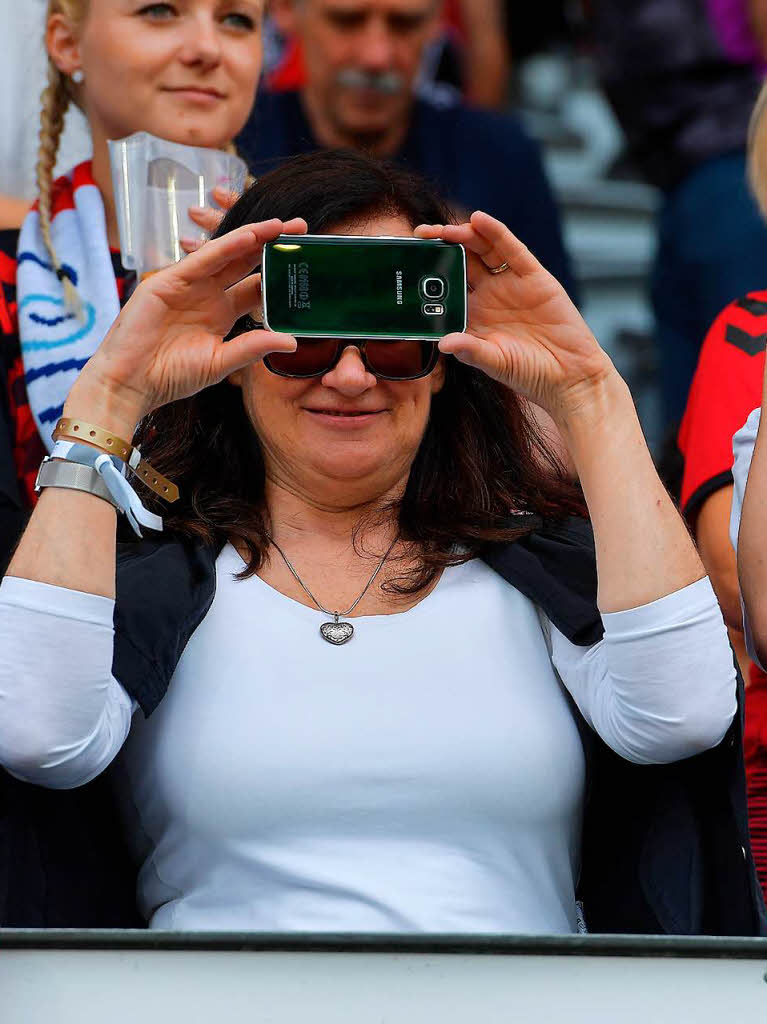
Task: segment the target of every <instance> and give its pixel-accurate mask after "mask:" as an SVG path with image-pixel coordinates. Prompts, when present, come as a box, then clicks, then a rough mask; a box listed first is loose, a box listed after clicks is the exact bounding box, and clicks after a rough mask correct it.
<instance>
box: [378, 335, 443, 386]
mask: <svg viewBox="0 0 767 1024" xmlns="http://www.w3.org/2000/svg"><path fill="white" fill-rule="evenodd" d="M365 354H366V355H367V360H368V363H369V365H370V368H371V370H372V371H373V373H377V374H380V375H381V376H382V377H391V378H393V379H394V380H397V379H400V380H404V379H406V378H407V377H418V376H420V375H421V374H423V373H425V372H426V371H427V370H428V369H429V368H430V363H431V361H432V359H433V357H434V342H433V341H369V342H368V343H367V345H366V347H365Z"/></svg>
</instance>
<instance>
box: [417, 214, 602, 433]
mask: <svg viewBox="0 0 767 1024" xmlns="http://www.w3.org/2000/svg"><path fill="white" fill-rule="evenodd" d="M415 234H416V236H417V237H418V238H442V239H444V241H446V242H459V243H460V244H461V245H463V246H464V248H465V249H466V256H467V269H468V277H469V284H470V286H471V289H472V291H471V294H470V295H469V316H468V325H467V329H466V333H465V334H449V335H447V337H445V338H443V339H442V341H441V342H440V346H439V347H440V350H441V351H442V352H444V353H446V354H448V353H449V354H451V355H454V356H456V358H458V359H460V360H461V362H464V363H467V364H468V365H470V366H475V367H476V368H477V369H480V370H482V371H483V372H484V373H486V374H487V375H488V376H490V377H493V378H494V379H495V380H499V381H501V382H502V383H503V384H506V386H507V387H509V388H513V390H514V391H517V392H519V393H520V394H522V395H524V396H525V397H526V398H528V399H529V400H530V401H531V402H534V403H535V404H536V405H540V406H542V407H543V408H544V409H545V410H546V411H547V412H548V413H549V414H550V415H551V416H552V417H553V418H554V420H555V421H561V420H562V419H563V418H566V417H567V416H568V415H569V413H570V412H571V411H573V410H575V409H577V408H578V407H579V406H580V405H582V403H583V402H585V401H587V400H588V398H589V396H590V394H591V393H592V390H596V389H598V388H599V387H600V386H601V385H602V384H603V383H604V381H605V380H607V379H608V378H609V377H611V376H614V375H617V374H616V371H615V368H614V367H613V364H612V362H611V361H610V359H609V358H608V356H607V355H606V353H605V352H603V351H602V349H601V348H600V347H599V345H598V344H597V342H596V339H595V338H594V335H593V334H592V333H591V331H590V330H589V328H588V326H587V325H586V323H585V321H584V320H583V318H582V317H581V315H580V313H579V312H578V310H577V309H576V308H575V306H574V305H573V304H572V302H571V301H570V299H569V298H568V296H567V293H566V292H565V290H564V288H562V286H561V285H560V284H559V283H558V282H557V281H556V280H555V279H554V278H553V277H552V276H551V274H549V273H548V272H547V271H546V270H545V269H544V268H543V267H542V266H541V264H540V263H539V262H538V261H537V260H536V259H535V257H534V256H533V255H532V253H531V252H530V251H529V250H528V249H527V248H526V247H525V246H524V245H523V244H522V243H521V242H520V241H519V240H518V239H517V238H515V237H514V235H513V234H512V233H511V231H509V229H508V228H507V227H506V226H505V225H504V224H502V223H501V222H500V221H497V220H495V219H494V218H493V217H490V216H488V214H486V213H474V214H472V216H471V220H470V221H469V222H468V223H466V224H460V225H444V226H443V225H422V226H421V227H419V228H417V229H416V232H415ZM504 263H505V264H508V268H509V269H508V270H504V271H503V272H501V273H497V274H492V273H491V272H490V268H494V267H500V266H502V265H503V264H504Z"/></svg>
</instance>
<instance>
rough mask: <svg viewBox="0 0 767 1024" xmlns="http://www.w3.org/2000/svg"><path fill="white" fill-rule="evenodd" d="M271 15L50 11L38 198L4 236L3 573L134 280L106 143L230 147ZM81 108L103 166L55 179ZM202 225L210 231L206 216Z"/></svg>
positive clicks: (208, 8)
mask: <svg viewBox="0 0 767 1024" xmlns="http://www.w3.org/2000/svg"><path fill="white" fill-rule="evenodd" d="M263 16H264V0H178V2H172V3H146V2H142V0H50V2H49V4H48V11H47V18H46V25H45V46H46V49H47V52H48V86H47V88H46V89H45V90H44V92H43V94H42V98H41V103H42V108H41V113H40V146H39V159H38V165H37V180H38V199H37V203H36V207H35V209H34V210H33V211H32V212H30V213H29V215H28V216H27V219H26V221H25V224H24V226H23V228H22V230H21V234H20V236H19V234H18V233H17V232H14V231H7V232H2V233H0V287H1V291H0V378H1V377H2V376H5V377H6V378H7V379H6V382H5V383H6V386H3V381H2V379H0V388H2V392H3V394H2V395H0V410H2V409H5V407H6V406H8V413H9V415H8V422H7V423H6V424H3V426H2V429H0V531H2V532H0V566H2V565H5V564H6V563H7V558H8V556H9V554H10V551H11V549H12V547H13V544H14V543H15V540H16V538H17V535H18V529H19V525H20V522H21V521H22V519H23V517H24V515H25V514H26V512H27V511H28V510H29V509H30V508H31V507H32V506H33V504H34V500H35V496H34V479H35V474H36V469H35V466H36V465H38V464H39V462H40V459H41V457H42V455H43V454H44V453H45V450H46V448H50V434H51V430H52V429H53V425H54V424H55V421H56V417H57V414H58V413H59V412H60V409H61V405H62V404H63V401H64V399H65V397H66V395H67V393H68V391H69V389H70V388H71V386H72V384H73V383H74V381H75V380H76V378H77V375H78V373H79V371H80V369H81V368H82V366H84V364H85V362H86V361H87V359H88V358H89V357H90V356H91V355H92V354H93V353H94V352H95V350H96V348H97V347H98V345H99V343H100V342H101V340H102V338H103V337H104V335H105V333H106V331H107V330H108V328H109V327H110V326H111V323H112V322H113V320H114V318H115V316H116V315H117V313H118V312H119V310H120V306H121V304H122V302H123V301H124V299H125V295H126V290H129V287H130V285H131V283H132V275H128V274H127V273H126V271H125V270H124V268H123V267H122V265H121V263H120V256H119V237H118V230H117V218H116V211H115V203H114V195H113V189H112V178H111V171H110V164H109V155H108V150H107V140H108V139H119V138H124V137H126V136H128V135H131V134H133V133H134V132H138V131H146V132H149V133H151V134H152V135H156V136H159V137H160V138H163V139H167V140H169V141H172V142H179V143H186V144H190V145H195V146H206V147H211V148H215V149H228V148H230V147H231V146H232V140H233V139H234V138H235V136H236V135H237V133H238V132H239V131H240V129H241V128H242V126H243V124H244V123H245V121H246V119H247V117H248V114H249V113H250V110H251V107H252V105H253V99H254V96H255V91H256V86H257V84H258V79H259V75H260V70H261V23H262V19H263ZM72 103H74V104H76V105H77V106H78V107H79V108H80V109H81V110H82V111H83V112H84V113H85V115H86V117H87V120H88V124H89V126H90V132H91V136H92V140H93V159H92V160H91V161H88V162H86V163H84V164H81V165H80V166H78V167H76V168H74V169H73V170H72V171H71V172H70V173H69V174H68V175H66V176H64V177H63V178H61V179H59V180H58V181H56V182H54V181H53V168H54V166H55V163H56V156H57V152H58V147H59V141H60V138H61V134H62V129H63V124H64V116H65V114H66V111H67V108H68V107H69V106H70V104H72ZM221 199H222V200H225V199H226V195H225V194H223V195H222V196H221ZM194 216H195V218H196V219H197V220H198V221H199V222H200V223H201V224H202V226H208V220H207V219H206V217H205V214H204V213H203V212H200V213H198V214H196V215H194ZM32 353H34V355H35V358H34V359H30V358H28V357H29V356H30V354H32ZM25 357H27V358H25Z"/></svg>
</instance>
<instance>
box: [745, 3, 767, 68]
mask: <svg viewBox="0 0 767 1024" xmlns="http://www.w3.org/2000/svg"><path fill="white" fill-rule="evenodd" d="M747 3H748V15H749V20H750V23H751V30H752V32H753V33H754V35H755V36H756V39H757V42H758V43H759V46H760V47H761V50H762V53H763V54H764V56H765V57H767V0H747Z"/></svg>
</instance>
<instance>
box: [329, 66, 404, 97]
mask: <svg viewBox="0 0 767 1024" xmlns="http://www.w3.org/2000/svg"><path fill="white" fill-rule="evenodd" d="M336 83H337V84H338V85H341V86H343V87H344V88H345V89H364V90H365V91H369V92H377V93H380V94H381V95H382V96H393V95H394V94H395V93H398V92H402V90H403V89H404V88H405V79H404V78H403V76H402V75H400V74H399V73H398V72H397V71H363V70H362V69H361V68H344V69H343V70H342V71H339V72H338V75H337V76H336Z"/></svg>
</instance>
